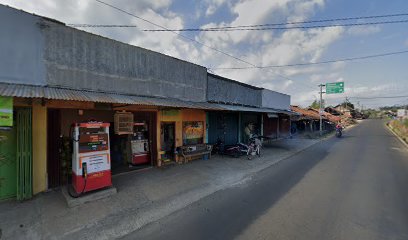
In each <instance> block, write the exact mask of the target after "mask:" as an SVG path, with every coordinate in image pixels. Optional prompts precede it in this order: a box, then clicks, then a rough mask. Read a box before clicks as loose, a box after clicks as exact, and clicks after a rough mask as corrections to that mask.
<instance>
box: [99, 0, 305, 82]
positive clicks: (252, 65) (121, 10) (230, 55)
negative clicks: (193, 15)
mask: <svg viewBox="0 0 408 240" xmlns="http://www.w3.org/2000/svg"><path fill="white" fill-rule="evenodd" d="M95 1H96V2H99V3H101V4H103V5H105V6H108V7H110V8H113V9H116V10H117V11H120V12H122V13H124V14H127V15H129V16H132V17H134V18H137V19H140V20H142V21H144V22H147V23H150V24H152V25H154V26H156V27H159V28H161V29H164V30H167V31H169V32H171V33H174V34H176V35H178V36H180V37H182V38H184V39H186V40H189V41H192V42H194V43H196V44H199V45H201V46H204V47H206V48H208V49H211V50H213V51H215V52H218V53H221V54H223V55H225V56H227V57H230V58H232V59H235V60H237V61H240V62H242V63H245V64H248V65H250V66H251V67H253V68H259V67H258V66H256V65H255V64H253V63H251V62H248V61H246V60H244V59H241V58H238V57H236V56H234V55H232V54H229V53H227V52H224V51H221V50H219V49H217V48H215V47H212V46H210V45H207V44H204V43H202V42H200V41H197V40H195V39H193V38H190V37H187V36H185V35H183V34H180V33H178V32H176V31H174V30H171V29H168V28H166V27H164V26H161V25H159V24H157V23H154V22H152V21H150V20H147V19H144V18H142V17H139V16H137V15H135V14H133V13H130V12H128V11H125V10H123V9H121V8H118V7H116V6H114V5H111V4H109V3H106V2H104V1H101V0H95ZM270 72H271V73H273V74H276V75H278V76H280V77H282V78H285V79H287V80H291V81H293V80H292V79H290V78H288V77H286V76H284V75H281V74H278V73H275V72H272V71H270ZM302 84H303V83H302ZM308 87H310V86H308ZM310 88H311V87H310Z"/></svg>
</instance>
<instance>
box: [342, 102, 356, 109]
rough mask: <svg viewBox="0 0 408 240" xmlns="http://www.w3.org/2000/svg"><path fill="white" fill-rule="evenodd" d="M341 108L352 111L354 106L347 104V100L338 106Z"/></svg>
mask: <svg viewBox="0 0 408 240" xmlns="http://www.w3.org/2000/svg"><path fill="white" fill-rule="evenodd" d="M340 105H341V106H342V107H344V108H347V107H349V108H350V109H354V104H352V103H351V102H349V101H348V100H346V101H344V102H343V103H342V104H340Z"/></svg>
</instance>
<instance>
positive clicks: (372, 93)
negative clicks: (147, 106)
mask: <svg viewBox="0 0 408 240" xmlns="http://www.w3.org/2000/svg"><path fill="white" fill-rule="evenodd" d="M104 1H106V2H107V3H110V4H113V5H115V6H117V7H119V8H122V9H124V10H126V11H128V12H131V13H133V14H135V15H138V16H140V17H143V18H145V19H148V20H151V21H153V22H155V23H158V24H160V25H163V26H165V27H167V28H173V29H179V28H198V27H219V26H234V25H235V26H236V25H252V24H265V23H281V22H291V21H308V20H319V19H333V18H343V17H358V16H372V15H386V14H396V13H408V1H406V0H393V1H386V0H370V1H352V0H304V1H303V0H269V1H260V0H233V1H226V0H202V1H198V0H191V1H180V0H138V1H130V0H115V1H113V0H104ZM0 3H2V4H6V5H9V6H12V7H15V8H19V9H23V10H25V11H28V12H33V13H36V14H39V15H43V16H47V17H51V18H55V19H57V20H60V21H62V22H65V23H92V24H135V25H137V26H138V27H139V28H141V29H152V28H155V27H154V26H152V25H150V24H148V23H145V22H142V21H140V20H138V19H136V18H133V17H130V16H127V15H125V14H123V13H121V12H118V11H117V10H114V9H112V8H109V7H107V6H104V5H102V4H101V3H98V2H96V1H94V0H76V1H74V0H72V1H66V0H65V1H64V0H31V1H25V0H0ZM397 19H398V20H401V19H404V20H408V16H405V17H399V18H393V19H385V20H397ZM354 22H356V21H354ZM360 22H361V21H360ZM85 30H86V31H90V32H93V33H96V34H99V35H103V36H106V37H109V38H113V39H116V40H119V41H123V42H126V43H129V44H133V45H137V46H140V47H144V48H148V49H151V50H154V51H158V52H161V53H164V54H168V55H171V56H174V57H177V58H180V59H183V60H187V61H191V62H194V63H197V64H199V65H202V66H205V67H209V68H219V67H248V65H247V64H245V63H242V62H239V61H236V60H234V59H232V58H230V57H227V56H225V55H222V54H220V53H217V52H215V51H213V50H211V49H209V48H206V47H203V46H201V45H197V44H194V43H192V42H190V41H187V40H185V39H182V38H180V37H178V36H177V35H175V34H173V33H168V32H166V33H163V32H162V33H157V32H141V31H139V30H137V29H134V28H132V29H126V28H120V29H85ZM186 35H187V36H189V37H191V38H194V39H195V40H197V41H200V42H202V43H204V44H206V45H208V46H211V47H214V48H217V49H219V50H221V51H224V52H226V53H229V54H231V55H234V56H236V57H239V58H241V59H243V60H245V61H248V62H250V63H252V64H254V65H257V66H267V65H286V64H293V63H308V62H319V61H324V60H330V59H339V58H348V57H359V56H366V55H373V54H381V53H386V52H395V51H405V50H408V23H398V24H387V25H371V26H361V27H335V28H322V29H305V30H299V29H292V30H285V31H283V30H273V31H272V30H271V31H240V32H201V33H197V32H194V33H187V34H186ZM407 67H408V54H402V55H394V56H387V57H383V58H375V59H367V60H361V61H352V62H340V63H332V64H325V65H314V66H307V67H287V68H279V69H275V68H274V69H269V70H266V69H263V70H260V69H245V70H220V69H213V70H212V71H213V72H214V73H216V74H219V75H221V76H224V77H229V78H232V79H234V80H237V81H241V82H246V83H250V84H253V85H256V86H260V87H265V88H269V89H272V90H276V91H279V92H283V93H287V94H290V95H291V96H292V104H295V105H301V106H307V105H309V104H310V103H311V102H312V101H313V100H314V99H316V98H317V96H318V95H317V92H318V87H317V85H318V84H320V83H325V82H335V81H344V82H345V85H346V93H344V94H340V95H328V96H325V99H326V100H327V103H328V104H337V103H339V102H341V101H342V100H344V98H345V97H346V96H348V97H350V98H351V101H352V102H354V103H357V102H359V104H360V105H364V106H365V107H377V106H381V105H392V104H408V98H398V99H370V100H368V99H357V98H356V97H377V96H395V95H408V68H407ZM353 97H354V98H353Z"/></svg>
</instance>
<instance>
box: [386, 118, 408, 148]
mask: <svg viewBox="0 0 408 240" xmlns="http://www.w3.org/2000/svg"><path fill="white" fill-rule="evenodd" d="M385 127H386V128H387V129H388V130H389V131H390V132H391V133H392V134H394V136H396V137H397V138H398V140H400V142H401V143H402V144H403V145H404V146H405V147H406V148H408V143H406V142H405V141H404V139H402V138H401V137H400V136H399V135H398V134H397V133H396V132H395V131H394V129H392V128H391V127H390V126H389V125H388V123H385Z"/></svg>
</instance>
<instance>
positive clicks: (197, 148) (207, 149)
mask: <svg viewBox="0 0 408 240" xmlns="http://www.w3.org/2000/svg"><path fill="white" fill-rule="evenodd" d="M211 150H212V145H209V144H196V145H189V146H181V147H180V151H179V155H180V156H182V157H183V162H184V163H187V162H188V161H189V160H193V159H194V158H198V157H202V156H204V155H208V158H211Z"/></svg>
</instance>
